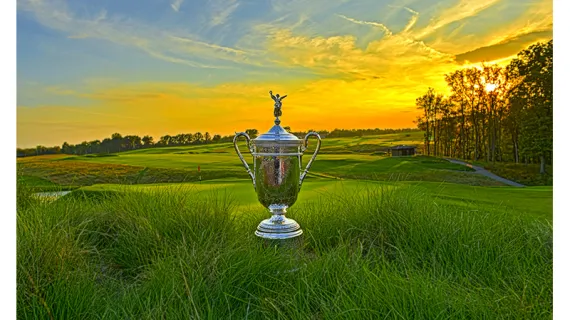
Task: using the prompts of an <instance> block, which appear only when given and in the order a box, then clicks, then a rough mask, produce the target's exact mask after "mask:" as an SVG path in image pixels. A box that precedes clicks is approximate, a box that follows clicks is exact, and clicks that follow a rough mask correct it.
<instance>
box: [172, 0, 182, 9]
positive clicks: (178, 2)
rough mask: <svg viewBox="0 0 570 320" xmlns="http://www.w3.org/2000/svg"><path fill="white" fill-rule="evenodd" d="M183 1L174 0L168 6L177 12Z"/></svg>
mask: <svg viewBox="0 0 570 320" xmlns="http://www.w3.org/2000/svg"><path fill="white" fill-rule="evenodd" d="M183 2H184V0H174V2H173V3H171V4H170V7H171V8H172V10H174V11H176V12H178V11H180V6H181V5H182V3H183Z"/></svg>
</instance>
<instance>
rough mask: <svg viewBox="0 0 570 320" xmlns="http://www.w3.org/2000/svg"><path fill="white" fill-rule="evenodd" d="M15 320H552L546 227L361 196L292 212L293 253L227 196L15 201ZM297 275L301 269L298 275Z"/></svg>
mask: <svg viewBox="0 0 570 320" xmlns="http://www.w3.org/2000/svg"><path fill="white" fill-rule="evenodd" d="M19 192H20V193H19V195H18V213H17V221H18V225H17V236H18V237H17V241H18V267H17V268H18V271H17V272H18V273H17V281H18V295H17V299H18V316H19V318H21V319H40V318H41V319H50V318H51V319H65V318H73V319H157V318H165V319H198V318H199V319H202V318H208V319H230V318H232V319H233V318H237V319H246V318H247V319H268V318H269V319H330V318H338V317H340V318H359V319H378V318H389V319H392V318H394V319H439V318H446V319H457V318H468V319H497V318H513V319H548V318H551V317H552V226H551V225H550V224H549V222H547V220H544V219H532V220H529V219H522V218H521V217H520V216H521V215H520V213H517V212H509V211H507V210H505V209H504V208H486V209H483V210H480V211H476V212H474V211H471V210H465V209H462V208H461V207H457V206H452V205H442V204H435V203H434V202H433V201H432V199H431V197H426V196H425V194H424V192H423V191H422V190H421V189H418V188H416V187H410V188H398V189H396V188H380V189H375V188H370V187H367V188H363V189H354V188H349V189H344V191H342V190H341V191H339V192H335V193H332V194H325V195H323V197H322V198H317V199H314V201H308V202H304V203H303V204H299V206H296V207H294V208H292V209H291V212H290V214H289V216H290V217H291V218H294V219H296V220H297V221H298V222H299V223H300V224H301V226H302V228H303V229H304V231H305V234H304V243H303V244H302V246H301V247H300V248H299V249H298V250H295V249H281V250H277V249H276V248H273V247H266V246H264V244H263V242H261V241H259V239H257V238H256V237H255V236H254V235H253V230H255V227H256V226H257V224H258V223H259V221H260V220H261V219H262V218H265V217H266V216H267V213H266V212H265V210H262V209H260V210H257V209H252V210H251V211H249V212H248V213H247V214H240V215H235V214H233V213H234V212H235V202H233V200H232V198H231V197H230V196H229V195H228V194H227V193H224V192H223V190H220V191H218V192H217V193H216V192H214V193H211V194H210V195H209V196H203V195H202V196H200V197H197V196H196V194H195V193H193V192H184V191H183V190H180V189H179V190H171V191H170V192H168V191H166V190H161V191H160V192H150V193H148V192H147V193H138V192H127V193H121V194H116V195H114V196H109V197H102V198H100V199H98V200H97V201H94V200H90V199H89V198H74V197H67V196H65V197H62V198H61V199H59V200H57V201H55V202H51V203H46V202H43V203H39V202H34V200H33V199H32V198H30V197H26V192H25V190H23V189H22V190H21V191H19ZM296 268H298V269H297V270H296V271H292V272H291V270H294V269H296Z"/></svg>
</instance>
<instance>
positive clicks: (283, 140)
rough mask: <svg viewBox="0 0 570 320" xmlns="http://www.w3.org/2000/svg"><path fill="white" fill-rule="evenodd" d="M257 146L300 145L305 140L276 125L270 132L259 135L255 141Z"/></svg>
mask: <svg viewBox="0 0 570 320" xmlns="http://www.w3.org/2000/svg"><path fill="white" fill-rule="evenodd" d="M253 142H254V143H255V144H260V143H262V144H273V145H275V144H286V145H300V144H301V143H302V142H303V140H301V139H299V138H297V137H296V136H295V135H293V134H291V133H289V132H287V130H285V129H283V127H281V126H280V125H279V124H275V125H274V126H273V127H272V128H271V129H269V131H267V132H266V133H264V134H261V135H259V136H258V137H257V138H255V139H253Z"/></svg>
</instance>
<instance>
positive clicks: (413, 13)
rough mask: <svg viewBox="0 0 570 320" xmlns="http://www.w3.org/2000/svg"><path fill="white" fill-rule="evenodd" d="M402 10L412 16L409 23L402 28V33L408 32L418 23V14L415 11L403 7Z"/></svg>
mask: <svg viewBox="0 0 570 320" xmlns="http://www.w3.org/2000/svg"><path fill="white" fill-rule="evenodd" d="M404 9H405V10H406V11H408V12H409V13H411V14H412V18H411V19H410V21H408V24H407V25H406V27H405V28H404V31H402V32H408V31H410V29H411V28H412V27H413V26H414V25H415V24H416V22H417V21H418V17H419V16H420V13H419V12H417V11H414V10H412V9H410V8H408V7H404Z"/></svg>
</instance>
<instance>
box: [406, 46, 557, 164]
mask: <svg viewBox="0 0 570 320" xmlns="http://www.w3.org/2000/svg"><path fill="white" fill-rule="evenodd" d="M552 74H553V42H552V40H550V41H548V42H541V43H536V44H534V45H532V46H530V47H528V48H527V49H525V50H522V51H521V52H519V53H518V55H517V57H516V58H514V59H513V60H512V61H511V62H510V63H509V64H508V65H507V66H506V67H500V66H497V65H485V64H483V65H482V66H481V67H472V68H464V69H459V70H456V71H454V72H452V73H450V74H446V75H445V81H446V82H447V85H448V88H449V89H450V92H451V93H450V94H449V95H447V96H445V95H443V94H442V93H438V92H436V91H435V90H434V89H433V88H431V87H430V88H428V90H427V92H426V93H425V94H424V95H422V96H421V97H418V98H417V99H416V106H417V108H418V109H419V110H421V115H420V116H418V118H417V120H416V123H417V125H418V128H419V129H420V130H422V131H424V133H425V134H424V152H425V153H426V154H427V155H434V156H446V157H454V158H461V159H468V160H480V161H488V162H493V163H494V162H497V161H500V162H515V163H540V172H541V173H545V172H546V171H545V165H546V164H547V163H548V164H552V153H553V148H552V140H553V78H552Z"/></svg>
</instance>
